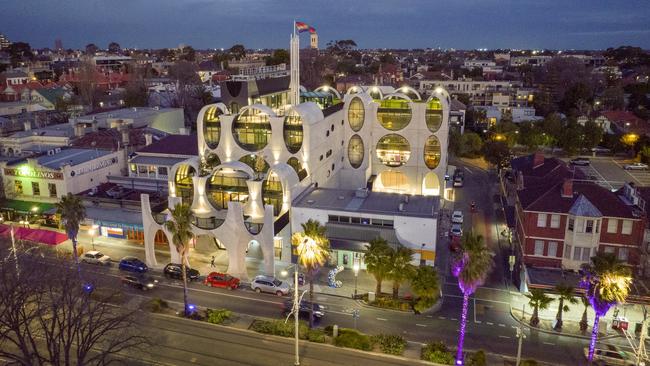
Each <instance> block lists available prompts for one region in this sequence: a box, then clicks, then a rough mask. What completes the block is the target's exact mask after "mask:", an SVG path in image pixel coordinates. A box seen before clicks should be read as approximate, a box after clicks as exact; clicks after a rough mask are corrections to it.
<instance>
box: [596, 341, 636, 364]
mask: <svg viewBox="0 0 650 366" xmlns="http://www.w3.org/2000/svg"><path fill="white" fill-rule="evenodd" d="M587 357H589V348H588V347H585V358H587ZM594 365H616V366H619V365H620V366H634V365H636V360H635V358H634V355H633V354H632V352H626V351H623V350H621V349H620V348H618V347H616V346H613V345H609V344H608V345H604V346H603V348H596V349H595V350H594Z"/></svg>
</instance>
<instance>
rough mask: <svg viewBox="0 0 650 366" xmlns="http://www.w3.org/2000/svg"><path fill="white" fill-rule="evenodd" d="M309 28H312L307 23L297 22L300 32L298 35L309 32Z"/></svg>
mask: <svg viewBox="0 0 650 366" xmlns="http://www.w3.org/2000/svg"><path fill="white" fill-rule="evenodd" d="M309 28H311V27H310V26H309V25H308V24H307V23H303V22H296V29H297V30H298V33H302V32H307V31H309Z"/></svg>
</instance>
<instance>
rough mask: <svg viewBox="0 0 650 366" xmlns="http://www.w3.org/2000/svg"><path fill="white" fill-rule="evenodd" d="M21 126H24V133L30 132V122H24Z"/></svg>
mask: <svg viewBox="0 0 650 366" xmlns="http://www.w3.org/2000/svg"><path fill="white" fill-rule="evenodd" d="M23 126H25V131H30V130H31V129H32V122H31V121H25V122H23Z"/></svg>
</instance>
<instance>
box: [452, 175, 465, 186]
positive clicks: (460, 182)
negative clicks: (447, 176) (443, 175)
mask: <svg viewBox="0 0 650 366" xmlns="http://www.w3.org/2000/svg"><path fill="white" fill-rule="evenodd" d="M464 180H465V179H464V178H463V177H461V176H455V177H454V187H462V186H463V185H464V184H465V183H464V182H463V181H464Z"/></svg>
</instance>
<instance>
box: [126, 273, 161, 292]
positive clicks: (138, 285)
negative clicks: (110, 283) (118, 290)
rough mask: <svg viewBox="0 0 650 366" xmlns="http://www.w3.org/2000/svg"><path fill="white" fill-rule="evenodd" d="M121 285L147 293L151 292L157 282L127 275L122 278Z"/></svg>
mask: <svg viewBox="0 0 650 366" xmlns="http://www.w3.org/2000/svg"><path fill="white" fill-rule="evenodd" d="M122 284H123V285H124V286H128V287H133V288H135V289H138V290H142V291H149V290H153V288H154V287H155V286H156V285H157V284H158V280H155V279H153V278H151V277H146V276H133V275H128V276H123V277H122Z"/></svg>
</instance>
